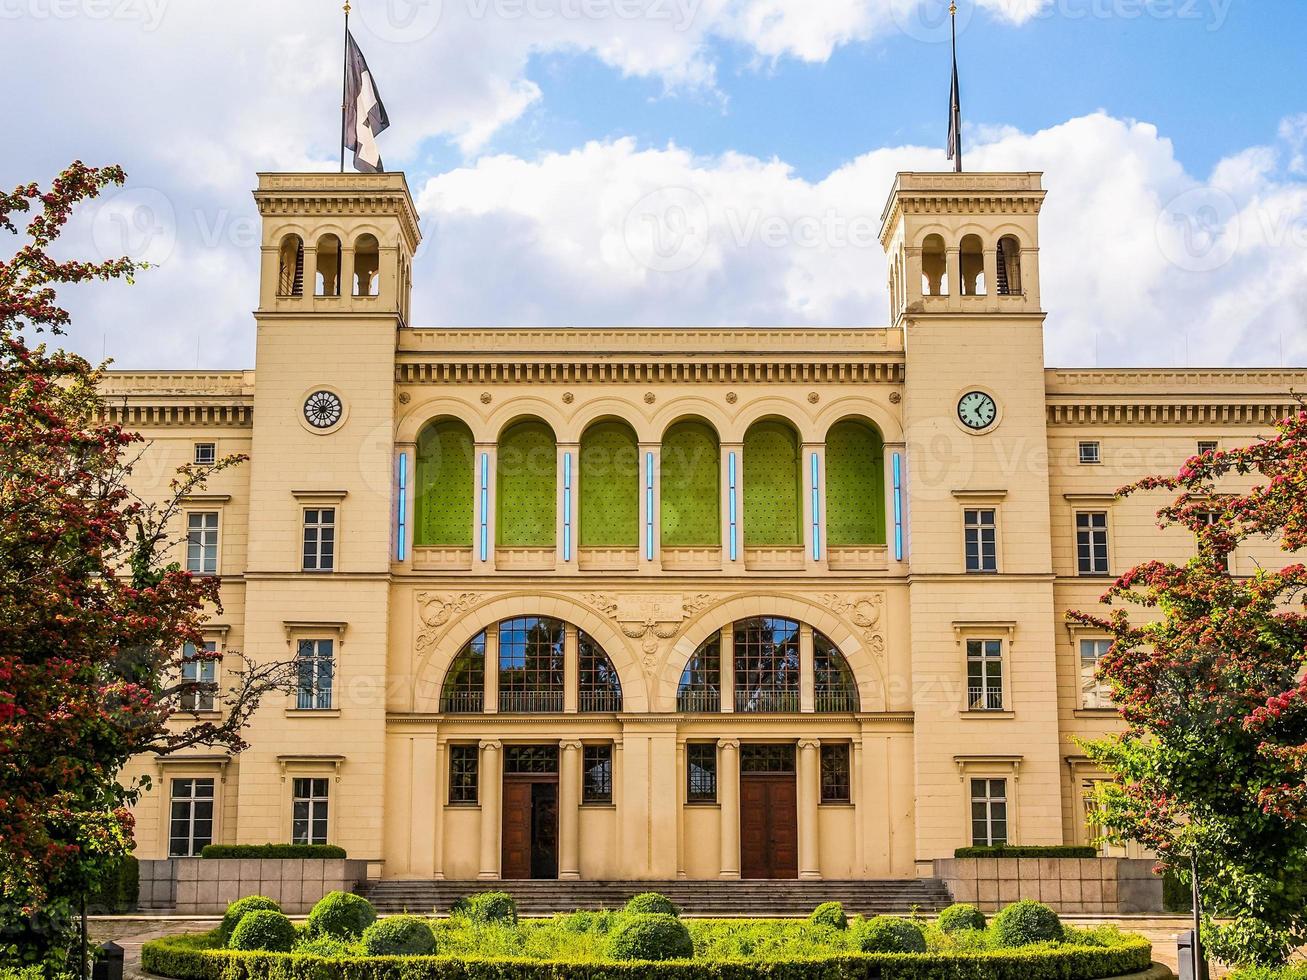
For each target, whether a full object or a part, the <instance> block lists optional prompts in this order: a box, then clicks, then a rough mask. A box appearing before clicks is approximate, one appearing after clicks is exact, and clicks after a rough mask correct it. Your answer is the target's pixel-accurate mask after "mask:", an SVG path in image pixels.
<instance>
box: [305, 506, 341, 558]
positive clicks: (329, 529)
mask: <svg viewBox="0 0 1307 980" xmlns="http://www.w3.org/2000/svg"><path fill="white" fill-rule="evenodd" d="M335 567H336V508H335V507H309V508H306V509H305V511H304V571H306V572H330V571H332V570H333V569H335Z"/></svg>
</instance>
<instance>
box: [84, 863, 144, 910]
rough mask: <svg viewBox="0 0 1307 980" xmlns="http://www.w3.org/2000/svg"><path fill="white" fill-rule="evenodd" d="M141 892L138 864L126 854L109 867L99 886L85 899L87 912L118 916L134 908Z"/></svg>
mask: <svg viewBox="0 0 1307 980" xmlns="http://www.w3.org/2000/svg"><path fill="white" fill-rule="evenodd" d="M140 890H141V867H140V862H138V861H137V860H136V858H134V857H133V856H132V855H130V854H126V855H124V856H123V857H121V858H119V859H118V860H117V861H115V862H114V863H113V864H112V865H110V866H109V868H108V870H107V872H106V874H105V877H104V879H103V880H102V881H101V882H100V886H99V887H98V888H97V889H96V890H95V891H93V892H92V893H91V894H90V895H88V896H87V897H86V908H87V911H88V912H92V913H97V914H99V915H120V914H121V913H123V912H131V911H132V910H133V909H135V908H136V903H137V900H138V899H139V897H140Z"/></svg>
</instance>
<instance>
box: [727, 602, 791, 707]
mask: <svg viewBox="0 0 1307 980" xmlns="http://www.w3.org/2000/svg"><path fill="white" fill-rule="evenodd" d="M734 634H735V640H734V645H735V650H734V657H735V710H736V711H741V712H771V711H798V710H799V624H798V623H797V622H795V621H794V620H792V619H778V618H776V617H773V616H759V617H757V618H755V619H745V620H741V621H740V622H738V623H736V624H735V627H734Z"/></svg>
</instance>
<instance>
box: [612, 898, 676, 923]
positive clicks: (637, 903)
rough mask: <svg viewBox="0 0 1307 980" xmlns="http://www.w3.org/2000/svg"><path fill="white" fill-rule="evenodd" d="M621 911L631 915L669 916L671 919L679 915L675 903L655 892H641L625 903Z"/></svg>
mask: <svg viewBox="0 0 1307 980" xmlns="http://www.w3.org/2000/svg"><path fill="white" fill-rule="evenodd" d="M622 911H623V912H629V913H631V914H632V915H670V916H672V917H673V918H678V917H679V916H680V914H681V910H680V909H679V908H677V906H676V903H675V902H673V901H672V900H671V899H670V898H665V897H664V896H662V895H659V894H658V893H657V892H641V893H640V894H639V895H636V896H634V897H633V898H632V899H631V900H630V901H629V902H627V903H626V906H625V907H624V908H623V909H622Z"/></svg>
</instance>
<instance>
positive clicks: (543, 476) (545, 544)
mask: <svg viewBox="0 0 1307 980" xmlns="http://www.w3.org/2000/svg"><path fill="white" fill-rule="evenodd" d="M496 473H497V476H498V486H497V487H496V492H497V494H498V498H499V507H498V513H497V522H498V530H497V532H496V535H495V537H496V539H497V540H498V543H499V544H501V545H505V546H507V547H510V548H552V547H553V546H554V529H555V509H554V496H555V493H556V488H557V486H558V449H557V447H556V445H555V442H554V433H553V430H552V429H550V428H549V426H547V425H545V423H543V422H536V421H527V422H518V423H516V424H515V425H513V426H511V427H509V428H508V429H506V430H505V431H504V434H503V436H501V437H500V440H499V462H498V466H497V468H496Z"/></svg>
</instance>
